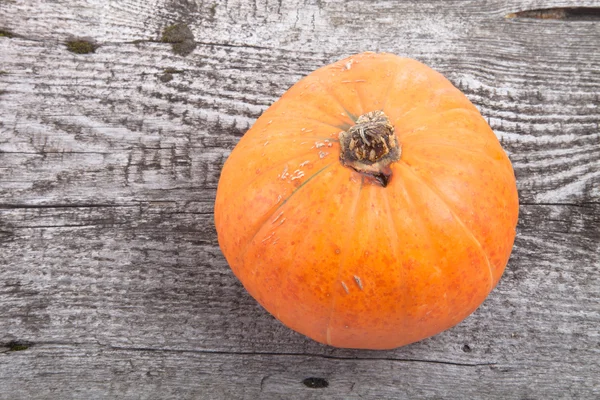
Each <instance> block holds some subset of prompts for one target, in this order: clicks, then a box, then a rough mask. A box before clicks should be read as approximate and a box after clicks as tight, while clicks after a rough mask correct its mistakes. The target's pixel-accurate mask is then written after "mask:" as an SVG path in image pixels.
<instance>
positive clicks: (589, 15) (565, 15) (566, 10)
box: [506, 7, 600, 21]
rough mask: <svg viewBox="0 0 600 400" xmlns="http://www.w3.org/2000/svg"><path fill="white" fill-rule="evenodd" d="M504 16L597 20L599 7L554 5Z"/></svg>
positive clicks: (599, 17) (599, 12)
mask: <svg viewBox="0 0 600 400" xmlns="http://www.w3.org/2000/svg"><path fill="white" fill-rule="evenodd" d="M506 18H532V19H560V20H569V21H598V20H600V7H554V8H540V9H535V10H524V11H518V12H515V13H510V14H508V15H507V16H506Z"/></svg>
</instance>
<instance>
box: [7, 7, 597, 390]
mask: <svg viewBox="0 0 600 400" xmlns="http://www.w3.org/2000/svg"><path fill="white" fill-rule="evenodd" d="M542 3H543V4H542ZM572 3H577V4H572ZM565 4H570V5H571V6H573V7H574V6H575V5H576V6H577V7H578V8H560V7H564V6H565ZM541 7H546V8H551V7H555V8H553V9H550V10H546V11H532V10H538V9H540V8H541ZM599 10H600V1H597V0H589V1H584V0H582V1H577V2H574V1H573V2H565V1H555V0H548V1H544V2H540V1H537V0H522V1H517V0H502V1H501V0H489V1H475V0H464V1H459V0H453V1H443V2H442V1H434V0H423V1H418V0H396V1H368V0H353V1H343V0H285V1H282V0H280V1H270V0H250V1H248V0H227V1H217V0H203V1H199V0H197V1H194V0H154V1H148V0H128V1H116V0H114V1H113V0H111V1H108V0H55V1H44V2H40V1H34V0H4V1H0V399H11V400H13V399H96V398H107V399H170V398H174V399H188V398H189V399H296V398H298V399H317V398H318V399H322V398H323V399H417V398H428V399H434V398H435V399H466V398H481V399H512V398H514V399H549V398H577V399H585V398H589V399H593V398H599V397H600V51H599V48H600V11H599ZM175 24H179V25H178V28H176V29H177V31H174V30H173V29H172V27H173V26H174V25H175ZM170 28H171V29H170ZM165 34H166V38H167V39H168V38H169V35H173V34H179V38H180V39H181V40H180V41H181V43H165V42H163V41H162V39H163V38H164V37H163V36H165ZM367 50H370V51H386V52H392V53H395V54H398V55H401V56H406V57H411V58H415V59H418V60H420V61H422V62H424V63H426V64H428V65H430V66H431V67H433V68H435V69H436V70H438V71H440V72H441V73H443V74H444V75H446V76H447V77H448V78H449V79H450V80H451V81H452V82H453V83H454V84H455V85H456V86H457V87H459V88H460V89H461V90H463V91H464V92H465V94H466V95H467V96H468V97H469V98H470V99H471V101H472V102H473V103H474V104H475V105H476V106H477V107H478V108H479V110H480V111H481V113H482V114H483V115H484V116H485V118H486V119H487V120H488V121H489V123H490V125H491V127H492V128H493V129H494V132H495V133H496V135H497V136H498V138H499V139H500V141H501V143H502V145H503V146H504V148H505V150H506V151H507V153H508V155H509V157H510V159H511V160H512V162H513V166H514V169H515V174H516V177H517V181H518V189H519V194H520V204H521V205H520V222H519V225H518V228H517V238H516V242H515V247H514V250H513V253H512V256H511V259H510V261H509V264H508V266H507V269H506V272H505V274H504V276H503V278H502V280H501V281H500V283H499V285H498V286H497V287H496V289H495V290H494V291H493V292H492V293H491V295H490V296H489V297H488V299H487V300H486V301H485V303H484V304H483V305H482V306H481V307H480V308H479V309H478V310H477V311H476V312H475V313H474V314H472V315H471V316H470V317H469V318H467V319H466V320H465V321H463V322H462V323H460V324H459V325H457V326H456V327H454V328H452V329H450V330H448V331H446V332H443V333H441V334H439V335H437V336H434V337H432V338H429V339H426V340H423V341H421V342H418V343H415V344H412V345H409V346H405V347H403V348H399V349H396V350H391V351H361V350H347V349H336V348H331V347H327V346H324V345H321V344H318V343H315V342H313V341H311V340H310V339H307V338H305V337H303V336H302V335H299V334H297V333H295V332H292V331H290V330H289V329H287V328H286V327H284V326H282V325H281V324H280V323H279V322H278V321H277V320H276V319H274V318H273V317H272V316H270V315H269V314H268V313H267V312H266V311H264V310H263V309H262V308H261V307H260V306H259V305H258V304H257V303H256V302H255V301H254V300H253V299H252V298H251V297H250V296H249V295H248V294H247V293H246V292H245V290H244V288H243V287H242V285H241V284H240V283H239V282H238V281H237V279H236V278H235V277H234V276H233V274H232V272H231V271H230V269H229V268H228V266H227V263H226V261H225V259H224V257H223V255H222V254H221V251H220V250H219V247H218V243H217V238H216V233H215V228H214V223H213V215H212V213H213V203H214V199H215V190H216V187H217V183H218V178H219V173H220V170H221V167H222V165H223V162H224V160H225V159H226V158H227V156H228V154H229V153H230V151H231V149H232V148H233V147H234V146H235V144H236V143H237V142H238V140H239V139H240V137H241V136H242V135H243V134H244V133H245V131H246V130H247V129H248V128H249V127H250V126H251V125H252V124H253V122H254V121H255V119H256V118H257V117H258V116H259V115H260V114H261V112H262V111H264V110H265V109H266V108H267V107H268V106H269V105H270V104H271V103H272V102H273V101H275V100H276V99H277V98H278V97H279V96H281V94H282V93H283V92H284V91H285V90H287V88H289V87H290V86H291V85H292V84H294V83H295V82H296V81H297V80H298V79H300V78H301V77H303V76H305V75H306V74H308V73H310V72H311V71H313V70H315V69H316V68H319V67H321V66H323V65H326V64H328V63H330V62H333V61H335V60H338V59H341V58H343V57H345V56H348V55H351V54H354V53H358V52H362V51H367ZM311 378H312V379H311Z"/></svg>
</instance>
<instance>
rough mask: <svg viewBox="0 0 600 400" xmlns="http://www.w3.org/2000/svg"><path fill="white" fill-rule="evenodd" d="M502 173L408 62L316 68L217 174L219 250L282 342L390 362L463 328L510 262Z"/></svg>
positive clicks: (512, 205) (457, 98) (488, 149)
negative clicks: (286, 338)
mask: <svg viewBox="0 0 600 400" xmlns="http://www.w3.org/2000/svg"><path fill="white" fill-rule="evenodd" d="M517 216H518V197H517V190H516V183H515V177H514V172H513V169H512V166H511V163H510V161H509V159H508V157H507V155H506V154H505V152H504V151H503V149H502V147H501V145H500V143H499V142H498V140H497V138H496V136H495V135H494V133H493V131H492V130H491V129H490V127H489V126H488V124H487V123H486V121H485V120H484V118H483V117H482V116H481V114H480V113H479V112H478V110H477V109H476V108H475V106H473V104H472V103H471V102H470V101H469V100H468V99H467V97H466V96H465V95H463V94H462V93H461V91H460V90H458V89H457V88H455V87H454V86H453V85H452V84H451V83H450V82H449V81H448V80H447V79H445V78H444V77H443V76H442V75H441V74H439V73H438V72H435V71H434V70H432V69H431V68H429V67H427V66H425V65H423V64H421V63H420V62H417V61H415V60H412V59H407V58H401V57H398V56H395V55H392V54H375V53H363V54H358V55H354V56H351V57H349V58H346V59H344V60H341V61H338V62H336V63H333V64H331V65H328V66H325V67H323V68H320V69H318V70H316V71H314V72H313V73H311V74H309V75H308V76H306V77H304V78H303V79H302V80H300V81H299V82H298V83H296V84H295V85H294V86H292V87H291V88H290V89H289V90H288V91H287V92H286V93H285V94H284V95H283V96H282V97H281V98H280V99H279V100H277V101H276V102H275V103H274V104H273V105H272V106H271V107H270V108H268V109H267V110H266V111H265V112H264V113H263V114H262V115H261V116H260V118H258V120H257V121H256V123H255V124H254V125H253V126H252V127H251V129H249V130H248V132H247V133H246V134H245V135H244V136H243V137H242V139H241V140H240V141H239V143H238V144H237V146H236V147H235V148H234V150H233V151H232V153H231V155H230V156H229V158H228V159H227V161H226V162H225V164H224V166H223V169H222V173H221V177H220V180H219V185H218V189H217V196H216V201H215V224H216V229H217V233H218V240H219V245H220V247H221V249H222V251H223V254H224V255H225V257H226V259H227V262H228V263H229V265H230V267H231V269H232V270H233V273H234V274H235V275H236V276H237V277H238V278H239V280H240V281H241V282H242V283H243V285H244V287H245V288H246V290H247V291H248V292H249V293H250V294H251V295H252V296H253V297H254V298H255V299H256V300H257V301H258V302H259V303H260V304H261V305H262V306H263V307H264V308H265V309H266V310H267V311H269V312H270V313H271V314H273V315H274V316H275V317H276V318H277V319H278V320H280V321H281V322H282V323H283V324H285V325H286V326H288V327H289V328H291V329H293V330H295V331H297V332H300V333H302V334H304V335H306V336H308V337H310V338H312V339H314V340H316V341H318V342H321V343H325V344H328V345H331V346H336V347H344V348H365V349H390V348H395V347H399V346H403V345H406V344H408V343H412V342H415V341H418V340H421V339H424V338H427V337H429V336H432V335H435V334H437V333H439V332H441V331H443V330H445V329H448V328H450V327H452V326H454V325H456V324H457V323H459V322H460V321H462V320H463V319H464V318H466V317H467V316H468V315H469V314H471V313H472V312H473V311H474V310H475V309H476V308H477V307H478V306H479V305H480V304H481V303H482V302H483V301H484V299H485V298H486V297H487V295H488V294H489V293H490V291H491V290H492V289H493V288H494V287H495V286H496V284H497V283H498V280H499V279H500V277H501V275H502V273H503V271H504V268H505V266H506V264H507V262H508V258H509V255H510V252H511V248H512V245H513V241H514V238H515V227H516V223H517Z"/></svg>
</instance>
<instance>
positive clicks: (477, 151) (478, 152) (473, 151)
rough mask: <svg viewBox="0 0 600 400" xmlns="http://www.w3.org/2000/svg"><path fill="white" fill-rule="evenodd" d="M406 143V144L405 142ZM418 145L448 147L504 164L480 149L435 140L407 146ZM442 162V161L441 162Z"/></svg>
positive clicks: (501, 160) (502, 160)
mask: <svg viewBox="0 0 600 400" xmlns="http://www.w3.org/2000/svg"><path fill="white" fill-rule="evenodd" d="M405 143H406V142H405ZM420 145H426V146H427V147H428V148H431V147H448V148H451V149H452V150H454V151H458V152H463V153H468V154H470V155H472V156H476V157H481V158H486V159H488V160H489V161H491V162H494V163H498V162H500V163H503V164H504V161H505V160H504V159H497V158H494V157H492V156H491V155H490V154H488V153H485V152H483V151H481V150H480V149H476V148H470V147H461V146H457V145H454V144H450V143H442V142H436V141H435V140H424V141H422V142H420V143H419V144H414V143H411V144H410V145H409V146H410V147H413V146H414V147H417V146H420ZM412 157H414V153H413V154H412ZM417 157H418V158H421V156H417ZM441 162H443V161H441Z"/></svg>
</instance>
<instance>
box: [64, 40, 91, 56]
mask: <svg viewBox="0 0 600 400" xmlns="http://www.w3.org/2000/svg"><path fill="white" fill-rule="evenodd" d="M67 50H69V51H70V52H71V53H75V54H89V53H93V52H95V51H96V46H95V45H94V44H93V43H91V42H89V41H87V40H71V41H68V42H67Z"/></svg>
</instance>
